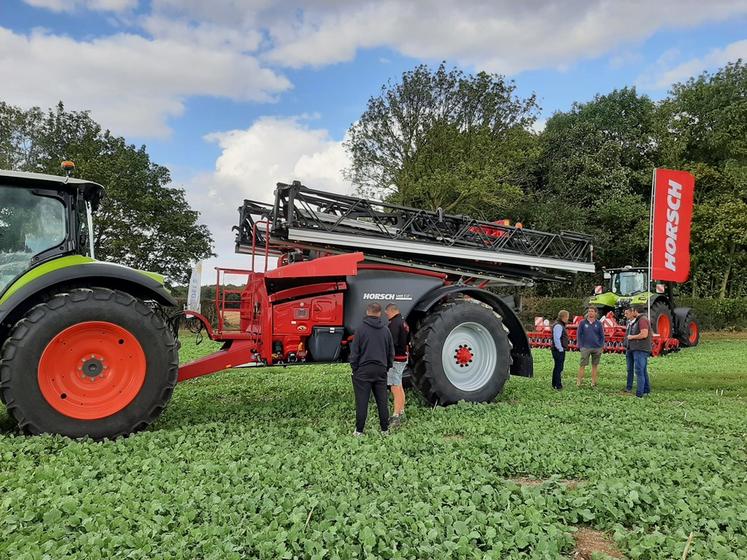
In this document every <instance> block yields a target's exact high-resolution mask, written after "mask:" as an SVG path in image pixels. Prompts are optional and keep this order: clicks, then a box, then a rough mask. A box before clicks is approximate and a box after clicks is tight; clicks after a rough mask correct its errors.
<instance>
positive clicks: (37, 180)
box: [0, 169, 104, 209]
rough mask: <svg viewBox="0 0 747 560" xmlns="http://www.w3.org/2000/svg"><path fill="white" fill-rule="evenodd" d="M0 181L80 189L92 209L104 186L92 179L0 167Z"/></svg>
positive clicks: (16, 184)
mask: <svg viewBox="0 0 747 560" xmlns="http://www.w3.org/2000/svg"><path fill="white" fill-rule="evenodd" d="M0 182H2V183H6V184H10V185H15V186H19V187H46V188H51V189H64V190H69V191H80V192H81V193H82V194H83V198H84V199H85V200H88V201H90V202H91V204H92V206H93V207H94V209H95V208H96V207H97V206H98V202H99V200H101V197H102V196H103V194H104V187H102V186H101V185H99V184H98V183H94V182H93V181H86V180H85V179H77V178H75V177H65V176H64V175H47V174H45V173H29V172H27V171H10V170H8V169H0Z"/></svg>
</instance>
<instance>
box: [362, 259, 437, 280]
mask: <svg viewBox="0 0 747 560" xmlns="http://www.w3.org/2000/svg"><path fill="white" fill-rule="evenodd" d="M361 254H362V253H361ZM358 269H359V270H390V271H392V272H406V273H408V274H420V275H421V276H431V277H433V278H440V279H441V280H446V278H448V274H445V273H443V272H434V271H432V270H423V269H422V268H407V267H406V266H397V265H396V264H375V263H363V264H361V265H359V266H358Z"/></svg>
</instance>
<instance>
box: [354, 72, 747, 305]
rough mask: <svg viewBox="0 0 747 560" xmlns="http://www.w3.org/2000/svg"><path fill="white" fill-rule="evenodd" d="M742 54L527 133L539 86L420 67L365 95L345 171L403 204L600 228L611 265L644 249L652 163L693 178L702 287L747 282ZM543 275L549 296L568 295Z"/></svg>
mask: <svg viewBox="0 0 747 560" xmlns="http://www.w3.org/2000/svg"><path fill="white" fill-rule="evenodd" d="M745 96H747V65H745V64H744V63H743V62H742V61H741V60H739V61H737V62H735V63H731V64H727V65H726V66H725V67H724V68H722V69H721V70H719V71H718V72H715V73H713V74H710V73H705V74H703V75H701V76H699V77H697V78H692V79H690V80H688V81H686V82H684V83H681V84H675V85H674V86H673V88H672V91H671V92H670V94H669V96H668V97H667V98H666V99H665V100H663V101H662V102H659V103H655V102H653V101H652V100H651V99H649V98H648V97H646V96H645V95H639V94H638V93H637V92H636V90H635V88H627V87H626V88H623V89H617V90H614V91H612V92H610V93H608V94H606V95H597V96H595V97H594V99H592V100H591V101H589V102H586V103H575V104H574V105H573V106H572V108H571V109H570V110H569V111H565V112H558V113H556V114H555V115H553V116H552V117H551V118H550V119H549V120H548V122H547V125H546V127H545V129H544V131H543V132H542V133H541V134H539V135H536V134H533V133H531V132H529V131H528V130H529V129H528V127H529V126H530V125H531V124H532V122H533V120H534V118H535V115H536V110H537V106H536V102H535V98H534V96H532V97H529V98H527V99H524V100H522V99H520V98H518V97H516V96H515V86H514V84H513V83H510V82H506V81H505V80H504V79H503V77H501V76H491V75H487V74H484V73H480V74H476V75H465V74H462V73H461V72H458V71H456V70H451V71H447V70H446V68H445V65H443V64H442V65H441V66H440V67H439V68H438V69H437V70H436V71H434V72H431V71H430V70H429V69H428V68H427V67H425V66H418V67H417V68H415V69H414V70H413V71H411V72H406V73H405V74H404V75H403V76H402V80H401V81H400V82H399V83H396V84H392V83H388V84H387V85H385V86H384V87H383V88H382V92H381V94H380V95H379V96H378V97H374V98H372V99H371V100H369V103H368V106H367V108H366V111H365V112H364V113H363V115H362V116H361V119H360V120H359V121H358V122H356V123H355V124H354V125H353V126H352V127H351V129H350V140H349V141H348V142H347V144H346V147H347V149H348V151H349V152H350V155H351V157H352V161H353V163H352V167H351V169H350V170H349V177H350V178H351V180H352V181H353V183H354V184H356V185H357V186H358V187H359V188H360V189H361V190H363V191H364V192H366V194H372V195H374V197H375V198H386V197H389V198H390V199H391V200H392V201H395V202H399V203H402V204H406V205H410V206H415V207H421V208H428V209H435V208H437V207H442V208H444V209H445V210H447V211H450V212H454V213H465V214H470V215H473V216H475V217H479V218H483V219H487V220H495V219H502V218H510V219H513V220H514V221H522V222H523V223H524V224H525V225H526V226H529V227H532V228H535V229H546V230H549V231H562V230H573V231H581V232H585V233H588V234H590V235H592V236H593V237H594V246H595V254H596V261H597V263H598V264H599V265H601V266H602V267H617V266H624V265H628V264H632V265H641V264H645V263H646V261H647V254H646V253H647V246H648V213H649V202H650V194H651V178H652V171H653V169H654V168H655V167H671V168H675V169H684V170H688V171H691V172H692V173H693V174H694V175H695V177H696V190H695V193H696V205H695V211H694V216H693V227H692V247H691V253H692V273H691V278H692V280H691V281H690V282H689V283H688V284H687V286H686V288H687V290H688V292H690V293H691V294H692V295H693V296H694V297H696V296H699V297H716V296H718V297H720V298H725V297H732V298H739V297H744V296H745V295H747V279H745V275H744V274H743V272H742V271H744V270H747V104H745V101H744V99H745ZM580 291H582V288H581V286H580V285H579V281H576V280H574V282H573V284H571V285H570V286H567V285H566V286H558V285H547V284H545V285H541V286H539V287H538V288H537V290H536V293H538V294H542V295H572V294H574V295H575V294H578V293H580Z"/></svg>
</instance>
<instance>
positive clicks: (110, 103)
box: [0, 0, 747, 136]
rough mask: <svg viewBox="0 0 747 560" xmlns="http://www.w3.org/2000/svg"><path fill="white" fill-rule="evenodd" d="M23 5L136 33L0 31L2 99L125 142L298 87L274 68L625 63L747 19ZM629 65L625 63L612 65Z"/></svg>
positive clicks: (500, 68)
mask: <svg viewBox="0 0 747 560" xmlns="http://www.w3.org/2000/svg"><path fill="white" fill-rule="evenodd" d="M26 2H27V3H29V4H31V5H33V6H38V7H43V8H47V9H50V10H55V11H76V10H78V11H80V10H86V9H87V10H106V11H110V12H113V15H112V16H110V19H112V20H113V22H114V24H115V25H117V26H120V28H121V29H124V30H127V32H126V33H119V34H116V35H110V36H105V37H101V38H98V39H95V40H80V39H79V38H71V37H67V36H62V35H53V34H44V33H39V32H35V33H31V34H28V35H25V34H17V33H14V32H13V31H10V30H7V29H3V28H2V27H0V71H1V72H2V75H3V76H11V77H12V79H6V80H4V83H3V89H2V92H1V93H2V95H3V97H4V99H5V100H6V101H10V102H12V103H15V104H19V105H22V106H25V107H28V106H30V105H32V104H39V105H42V106H49V105H51V104H54V103H55V102H56V101H58V100H59V99H62V100H63V101H64V102H65V103H66V104H67V105H68V106H69V107H70V108H75V109H91V110H92V112H93V114H94V116H95V117H96V118H97V119H98V120H100V122H101V123H102V124H103V125H104V126H105V127H108V128H111V129H113V130H114V131H115V132H116V133H118V134H134V135H138V136H163V135H166V134H168V132H169V128H168V120H169V118H174V117H177V116H179V115H181V114H182V112H183V111H184V101H185V100H186V99H187V98H189V97H192V96H213V97H216V96H217V97H227V98H230V99H233V100H237V101H260V102H265V101H271V100H273V99H274V96H275V95H276V94H278V93H280V92H282V91H284V90H286V89H288V88H289V87H290V84H289V82H288V81H287V80H286V79H285V78H284V77H283V76H281V75H279V74H278V73H277V72H276V71H273V70H272V69H270V68H268V67H267V66H266V65H265V64H264V63H267V64H274V65H277V66H280V67H292V68H298V67H305V66H314V67H319V66H324V65H329V64H334V63H337V62H342V61H348V60H352V59H353V58H354V57H355V56H356V53H357V52H358V51H359V50H360V49H365V48H373V47H385V48H389V49H392V50H394V51H396V52H399V53H401V54H403V55H406V56H411V57H413V58H415V59H418V60H423V61H426V62H437V61H440V60H443V59H445V60H448V61H449V62H452V63H457V64H461V65H463V66H467V67H474V68H476V69H478V70H488V71H497V72H503V73H507V74H515V73H517V72H521V71H523V70H528V69H536V68H558V69H562V68H566V67H568V66H569V65H571V64H574V63H576V62H577V61H579V60H582V59H585V58H593V57H598V56H601V55H604V54H610V53H612V54H613V55H614V53H620V52H623V53H625V52H627V51H626V49H630V48H631V46H632V48H633V49H635V47H636V45H638V44H640V43H641V42H642V41H643V40H645V39H646V38H648V37H650V36H651V35H652V34H654V33H655V32H656V31H658V30H660V29H662V28H668V29H686V28H688V27H692V26H695V25H699V24H702V23H705V22H709V21H720V20H725V19H733V18H735V17H739V16H744V15H745V14H747V3H745V2H733V1H730V0H713V1H710V2H702V1H701V0H660V1H658V2H644V1H635V2H611V1H609V0H564V1H562V2H561V1H560V0H554V1H550V0H547V1H538V0H533V1H529V2H515V1H513V0H496V1H495V2H485V1H484V0H463V1H462V2H459V3H455V2H453V1H452V0H411V1H408V2H402V1H395V0H378V1H373V0H366V1H356V2H349V1H343V0H304V1H301V0H287V1H285V2H273V1H272V0H212V1H211V2H205V1H204V0H152V1H151V2H150V3H146V2H139V1H138V0H26ZM138 7H140V8H141V10H140V11H137V10H136V9H135V8H138ZM383 60H384V59H382V62H383ZM706 62H708V61H706ZM624 63H625V57H624V56H622V55H617V57H615V58H614V60H612V61H611V64H612V65H613V66H616V65H620V64H624ZM693 65H695V66H697V64H696V63H694V62H693ZM674 70H675V69H672V71H673V72H674ZM684 70H685V68H684V67H683V68H682V69H681V70H680V71H684Z"/></svg>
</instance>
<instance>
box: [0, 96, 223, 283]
mask: <svg viewBox="0 0 747 560" xmlns="http://www.w3.org/2000/svg"><path fill="white" fill-rule="evenodd" d="M65 159H71V160H73V161H74V162H75V164H76V167H77V170H76V175H77V176H79V177H85V178H86V179H89V180H91V181H95V182H97V183H100V184H102V185H103V186H104V187H105V188H106V196H105V197H104V199H103V201H102V204H101V208H100V210H99V212H97V213H96V215H95V217H94V229H95V232H96V237H95V250H96V257H97V258H100V259H103V260H110V261H114V262H117V263H120V264H124V265H127V266H131V267H133V268H138V269H142V270H151V271H154V272H159V273H161V274H164V275H165V276H167V277H168V278H169V279H170V280H171V281H172V282H184V281H186V280H187V279H188V276H189V268H190V264H191V263H192V262H193V261H195V260H199V259H203V258H206V257H208V256H210V255H211V254H212V238H211V235H210V232H209V231H208V229H207V227H206V226H204V225H201V224H199V223H198V218H199V213H198V212H196V211H194V210H192V209H191V208H190V207H189V204H188V203H187V200H186V197H185V193H184V190H182V189H177V188H173V187H169V186H168V185H169V184H170V182H171V177H170V174H169V170H168V169H166V168H165V167H163V166H161V165H158V164H156V163H153V162H152V161H151V160H150V157H149V156H148V153H147V152H146V150H145V146H141V147H140V148H136V147H135V146H133V145H131V144H127V143H126V141H125V139H124V138H121V137H117V136H113V135H112V134H111V133H110V132H109V131H108V130H106V131H102V130H101V127H100V126H99V125H98V124H97V123H96V122H95V121H94V120H93V119H91V117H90V115H89V114H88V113H87V112H77V111H66V110H65V108H64V107H63V105H62V103H60V104H58V105H57V106H56V107H55V108H54V109H50V110H49V111H48V112H46V113H44V112H43V111H41V110H40V109H39V108H33V109H29V110H28V111H24V110H22V109H20V108H18V107H13V106H10V105H7V104H5V103H3V102H0V168H5V169H14V170H20V171H34V172H40V173H50V174H53V175H59V174H60V163H61V162H62V161H63V160H65Z"/></svg>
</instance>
